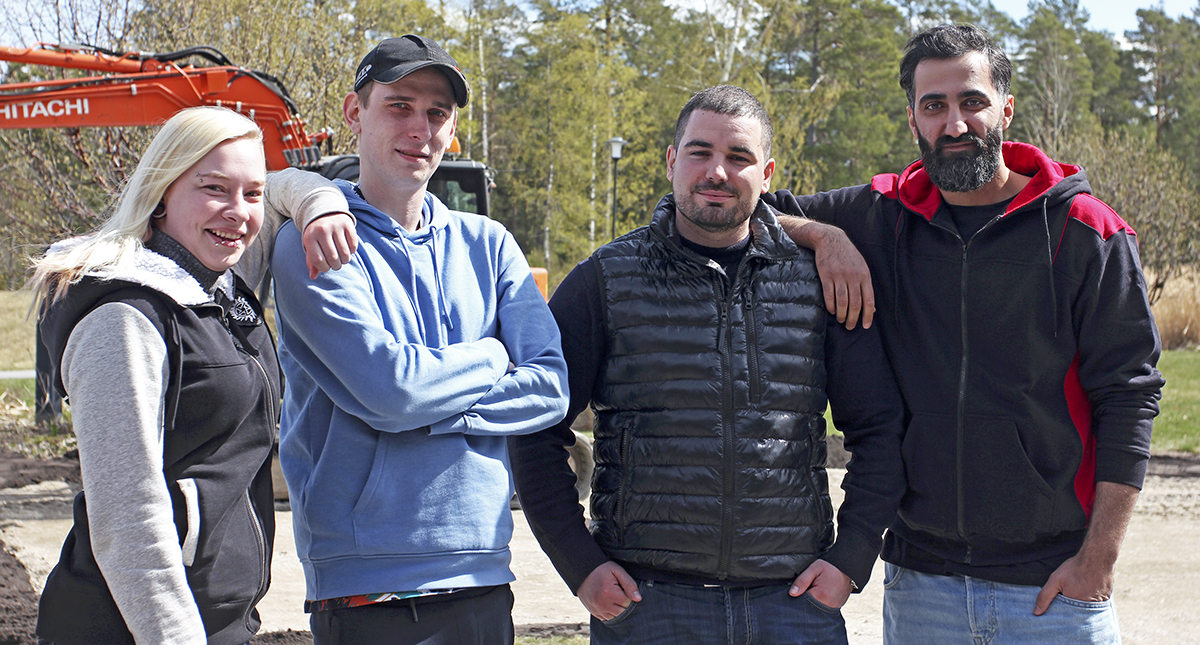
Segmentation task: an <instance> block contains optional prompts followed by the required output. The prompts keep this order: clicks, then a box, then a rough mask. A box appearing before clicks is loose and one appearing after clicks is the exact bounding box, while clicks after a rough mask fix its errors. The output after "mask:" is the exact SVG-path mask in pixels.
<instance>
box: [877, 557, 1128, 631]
mask: <svg viewBox="0 0 1200 645" xmlns="http://www.w3.org/2000/svg"><path fill="white" fill-rule="evenodd" d="M884 564H885V566H884V577H883V589H884V591H883V642H884V645H909V644H911V643H915V644H919V645H928V644H931V643H953V644H956V645H968V644H969V645H1045V644H1047V643H1054V644H1056V645H1057V644H1059V643H1061V644H1063V645H1084V644H1087V645H1119V644H1120V642H1121V630H1120V628H1119V627H1118V625H1117V611H1116V609H1115V608H1114V607H1113V603H1112V600H1111V599H1109V600H1107V601H1105V602H1085V601H1082V600H1073V599H1071V598H1067V597H1066V596H1063V595H1061V594H1059V596H1058V597H1057V598H1055V599H1054V601H1053V602H1051V603H1050V607H1049V608H1048V609H1047V610H1046V613H1044V614H1042V615H1041V616H1034V615H1033V605H1034V603H1035V602H1036V600H1037V595H1038V592H1039V591H1041V587H1028V586H1024V585H1007V584H1001V583H998V582H989V581H987V580H980V579H979V578H967V577H964V576H935V575H929V574H926V573H920V572H917V571H913V570H912V569H905V568H902V567H898V566H896V565H894V564H889V563H884Z"/></svg>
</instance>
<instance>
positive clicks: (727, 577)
mask: <svg viewBox="0 0 1200 645" xmlns="http://www.w3.org/2000/svg"><path fill="white" fill-rule="evenodd" d="M670 200H671V198H670V197H668V198H666V199H664V200H663V202H662V203H660V205H659V207H658V208H657V209H656V211H655V216H654V220H653V222H652V223H651V225H650V226H649V227H646V228H642V229H638V230H637V231H634V232H633V233H631V234H629V235H627V236H625V237H623V238H621V239H619V240H617V241H615V242H613V243H612V244H609V245H607V246H605V247H603V248H602V249H600V250H598V251H597V252H596V254H595V256H594V258H595V260H596V262H595V266H596V267H598V271H599V272H600V275H599V279H600V284H601V289H602V293H603V308H604V315H605V323H606V326H607V329H608V348H609V351H608V355H607V357H606V359H605V361H604V363H603V364H602V367H601V373H600V377H599V378H598V380H597V384H596V387H595V391H594V392H593V406H594V409H595V412H596V420H597V421H596V429H595V453H596V472H595V478H594V480H593V488H592V491H593V493H592V519H593V522H594V524H593V534H594V535H595V537H596V540H597V541H598V542H599V544H600V546H601V547H602V548H603V549H604V550H605V552H606V553H608V554H609V555H610V556H611V557H612V558H613V559H614V560H617V561H619V562H622V563H626V564H628V565H633V567H634V568H638V569H650V570H658V571H666V572H674V573H678V574H683V575H685V576H689V577H696V578H701V579H709V580H714V581H716V580H720V581H732V582H738V581H747V582H759V581H782V580H788V581H790V580H791V579H793V578H794V577H795V576H796V575H798V574H799V573H800V572H801V571H802V570H803V569H804V568H806V567H807V566H808V564H810V563H811V562H812V561H813V560H814V559H815V558H816V557H818V556H819V555H820V554H821V553H822V552H823V551H825V550H826V549H828V548H829V546H830V545H831V544H832V542H833V523H832V507H831V505H830V500H829V491H828V482H827V479H826V475H825V441H824V438H825V421H824V418H823V417H822V413H823V411H824V409H825V405H826V396H825V378H826V377H825V360H824V354H825V322H826V317H827V314H826V312H825V308H824V301H823V299H822V292H821V285H820V282H819V280H818V278H817V273H816V267H815V263H814V260H813V255H812V253H811V252H809V251H806V250H799V249H797V248H796V246H795V245H794V244H793V243H792V242H791V240H789V239H787V238H786V236H785V235H784V234H783V233H782V231H781V229H780V228H779V226H778V223H777V221H776V219H775V216H774V214H773V213H772V212H771V211H770V210H769V209H768V208H767V207H766V206H763V205H761V203H760V206H759V209H758V210H757V211H756V213H755V214H754V216H753V218H752V219H751V226H752V232H753V241H752V243H751V246H750V248H749V250H747V252H746V256H745V257H744V258H743V260H742V262H741V263H740V264H739V265H738V270H737V275H736V276H726V275H725V273H724V271H723V270H722V269H721V268H720V266H719V265H717V264H716V263H715V262H712V261H710V260H707V259H706V258H703V257H701V256H699V255H697V254H695V253H693V252H691V251H689V250H686V249H684V248H683V247H681V246H680V245H679V243H678V241H677V239H678V238H677V235H678V234H677V233H676V232H675V221H674V210H675V209H674V203H673V201H670Z"/></svg>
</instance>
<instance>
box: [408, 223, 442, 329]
mask: <svg viewBox="0 0 1200 645" xmlns="http://www.w3.org/2000/svg"><path fill="white" fill-rule="evenodd" d="M438 232H439V229H438V227H437V226H433V225H430V226H429V232H428V233H427V234H425V235H426V237H425V239H424V240H422V241H421V242H420V243H417V242H413V241H411V240H409V239H408V237H407V236H405V235H403V234H400V235H397V236H396V237H397V238H398V239H399V240H400V249H401V250H402V251H403V252H404V257H405V258H406V259H407V260H408V263H409V265H410V266H411V265H412V264H413V257H412V252H411V251H410V250H409V245H412V246H414V247H419V246H428V247H429V255H430V258H431V260H432V262H433V282H434V288H435V289H436V290H437V294H436V296H435V297H436V303H435V304H436V305H437V308H438V318H439V320H440V321H441V324H442V327H443V329H442V333H441V334H439V336H438V337H439V338H440V339H441V340H442V341H445V339H446V338H447V337H448V334H447V333H446V332H447V331H448V330H453V329H454V321H453V320H452V319H451V318H450V311H449V304H448V303H447V300H446V290H445V287H443V285H442V267H441V265H440V264H439V263H438V253H437V235H438ZM417 289H418V287H417V272H416V271H410V272H409V274H408V289H407V292H408V293H407V295H408V301H409V304H411V305H412V308H413V312H415V313H416V318H417V326H418V330H419V331H420V333H421V337H422V338H429V335H428V333H427V331H426V329H425V317H424V316H422V315H421V307H420V305H418V304H417Z"/></svg>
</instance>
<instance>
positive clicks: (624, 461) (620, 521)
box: [613, 415, 634, 546]
mask: <svg viewBox="0 0 1200 645" xmlns="http://www.w3.org/2000/svg"><path fill="white" fill-rule="evenodd" d="M633 424H634V418H633V416H632V415H629V416H626V417H625V418H624V419H623V420H622V421H621V484H620V487H619V488H617V503H616V509H614V512H613V516H614V517H613V519H614V520H616V525H617V544H619V545H621V546H624V545H625V529H627V528H628V527H629V518H628V515H629V510H628V509H629V496H630V490H629V487H630V485H631V483H632V474H633V464H631V463H629V460H630V457H631V449H630V446H631V445H632V443H633Z"/></svg>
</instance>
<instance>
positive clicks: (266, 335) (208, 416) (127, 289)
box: [37, 277, 281, 645]
mask: <svg viewBox="0 0 1200 645" xmlns="http://www.w3.org/2000/svg"><path fill="white" fill-rule="evenodd" d="M235 284H236V286H235V288H236V291H237V295H238V296H240V300H239V301H238V303H237V304H235V303H233V302H230V301H228V299H224V298H223V297H222V299H221V300H222V304H219V305H218V304H215V303H209V304H205V305H199V306H195V307H182V306H180V305H178V304H177V303H175V302H174V301H173V300H171V298H170V297H168V296H166V295H165V294H163V293H160V292H158V291H156V290H154V289H151V288H149V287H145V286H142V285H136V284H133V283H128V282H122V281H119V280H114V281H111V282H102V281H97V280H95V279H92V278H90V277H88V278H84V279H83V280H82V281H81V282H80V283H78V284H77V285H75V286H73V287H72V288H71V290H70V292H69V293H68V295H67V297H66V298H64V299H63V300H61V301H59V302H58V303H55V304H54V305H53V306H52V307H51V308H50V309H49V311H48V312H47V313H46V315H45V316H44V318H43V320H42V323H41V326H42V332H43V338H45V339H46V344H47V347H48V349H49V350H50V354H51V356H52V358H53V361H54V365H55V366H57V365H59V362H60V361H61V359H62V355H63V351H64V349H65V347H66V344H67V340H68V339H69V337H70V333H71V331H72V329H74V327H75V324H76V323H77V322H78V321H79V320H80V319H81V318H83V317H84V316H86V315H87V314H88V313H89V312H90V311H91V310H92V309H94V308H96V307H97V306H99V305H101V304H103V303H105V302H115V301H120V302H124V303H125V304H128V305H130V306H133V307H135V308H137V309H138V310H139V311H141V312H142V313H143V314H145V315H146V317H147V318H148V319H149V320H150V321H151V322H152V323H154V325H155V327H156V328H158V330H159V331H160V332H161V333H162V334H163V340H164V341H165V342H166V344H167V355H168V361H169V365H170V381H169V384H168V392H167V396H166V401H165V418H164V434H163V443H164V447H163V462H164V468H163V475H164V476H165V477H166V479H167V481H168V488H169V490H170V493H171V501H172V504H173V506H174V510H175V523H176V528H177V529H178V531H179V536H180V542H181V543H182V542H183V541H184V537H185V535H186V534H187V533H188V529H189V523H188V518H189V517H190V516H193V515H194V516H198V517H199V519H200V522H199V524H200V526H199V527H198V546H197V548H196V555H195V559H194V563H193V564H192V565H191V566H188V567H187V569H186V571H187V579H188V585H189V586H190V587H191V589H192V594H193V597H194V598H195V600H196V604H197V606H198V608H199V610H200V617H201V618H202V619H203V621H204V627H205V630H206V631H207V632H208V642H209V644H210V645H237V644H241V643H245V642H247V641H249V640H250V637H251V636H253V635H254V633H255V632H257V631H258V628H259V626H260V623H261V621H260V619H259V617H258V612H257V611H256V610H255V609H254V605H255V603H257V602H258V600H260V599H261V598H262V597H263V595H265V594H266V591H267V584H268V581H269V579H270V566H271V547H272V543H273V541H274V535H275V516H274V512H275V508H274V500H273V495H272V490H271V472H270V459H271V449H272V445H273V443H274V440H275V428H276V424H277V423H278V421H279V397H280V394H279V393H280V386H281V383H280V379H279V363H278V360H277V359H276V357H275V344H274V341H273V340H272V339H271V336H270V332H269V331H268V330H267V327H266V325H265V324H264V323H263V322H262V320H263V319H262V309H261V306H260V305H259V304H258V300H257V299H256V298H255V297H254V293H253V292H252V291H250V289H249V288H248V287H247V286H246V285H245V283H243V282H242V280H241V279H240V278H235ZM251 309H252V311H251ZM56 371H57V370H56ZM55 380H56V386H57V387H58V388H59V390H60V391H61V392H62V393H63V394H64V395H65V394H66V392H65V391H63V386H62V380H61V378H59V377H58V375H57V374H56V376H55ZM185 479H186V480H189V481H191V482H193V483H194V485H195V487H196V490H197V496H196V498H195V499H194V500H191V501H189V500H188V499H187V496H186V495H185V494H184V492H183V490H182V488H181V486H180V481H181V480H185ZM197 504H198V508H196V507H195V506H196V505H197ZM74 518H75V524H74V526H73V527H72V529H71V533H70V534H69V535H68V536H67V539H66V541H65V543H64V545H63V549H62V554H61V556H60V559H59V562H58V564H57V565H56V566H55V567H54V570H53V571H51V573H50V576H49V579H48V580H47V581H46V588H45V592H44V593H43V594H42V597H41V600H40V606H39V610H38V626H37V634H38V636H39V637H40V638H43V639H47V640H50V641H53V642H56V643H58V644H59V645H74V644H76V643H89V644H97V643H105V644H110V643H111V644H124V643H129V644H132V643H133V637H132V635H131V634H130V633H129V630H128V628H127V627H126V626H125V622H124V619H123V618H122V617H121V614H120V611H119V610H118V608H117V605H116V603H115V601H114V600H113V598H112V595H111V594H110V593H109V591H108V586H107V584H106V583H105V581H104V577H103V574H102V573H101V571H100V568H99V565H97V563H96V560H95V557H94V556H93V555H92V549H91V541H90V540H91V538H90V530H89V525H88V518H87V501H86V491H84V492H81V493H79V494H78V495H77V496H76V498H75V507H74ZM193 528H196V527H193Z"/></svg>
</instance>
